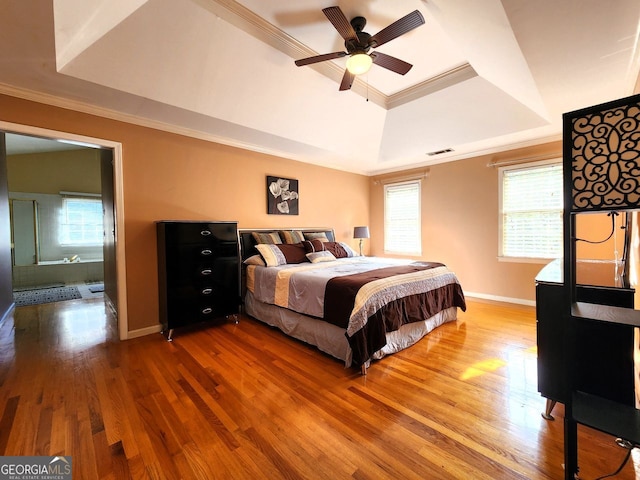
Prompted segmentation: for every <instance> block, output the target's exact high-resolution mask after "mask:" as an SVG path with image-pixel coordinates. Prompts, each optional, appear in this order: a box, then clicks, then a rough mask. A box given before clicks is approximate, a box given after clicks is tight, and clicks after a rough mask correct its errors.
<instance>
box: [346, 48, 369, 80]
mask: <svg viewBox="0 0 640 480" xmlns="http://www.w3.org/2000/svg"><path fill="white" fill-rule="evenodd" d="M372 63H373V59H372V58H371V57H370V56H369V55H367V54H366V53H355V54H353V55H352V56H350V57H349V59H348V60H347V70H349V71H350V72H351V73H352V74H353V75H361V74H363V73H367V72H368V71H369V69H370V68H371V64H372Z"/></svg>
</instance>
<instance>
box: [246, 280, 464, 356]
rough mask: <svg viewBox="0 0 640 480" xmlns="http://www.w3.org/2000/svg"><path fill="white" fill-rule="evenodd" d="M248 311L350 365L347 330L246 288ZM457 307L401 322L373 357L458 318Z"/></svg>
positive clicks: (405, 345) (402, 345)
mask: <svg viewBox="0 0 640 480" xmlns="http://www.w3.org/2000/svg"><path fill="white" fill-rule="evenodd" d="M244 308H245V310H244V311H245V313H246V314H248V315H250V316H251V317H253V318H255V319H257V320H259V321H261V322H263V323H266V324H267V325H271V326H272V327H277V328H278V329H280V330H281V331H282V332H284V333H285V334H287V335H289V336H290V337H293V338H296V339H298V340H301V341H303V342H305V343H308V344H310V345H314V346H315V347H317V348H318V350H320V351H322V352H324V353H327V354H329V355H331V356H332V357H335V358H337V359H339V360H342V361H344V364H345V367H350V366H351V360H352V352H351V347H350V346H349V342H348V341H347V337H346V336H345V333H346V330H345V329H344V328H340V327H338V326H336V325H332V324H330V323H327V322H324V321H322V320H320V319H316V318H313V317H308V316H306V315H302V314H300V313H297V312H294V311H292V310H287V309H286V308H282V307H278V306H276V305H271V304H267V303H261V302H259V301H257V300H256V299H255V298H254V296H253V294H252V293H251V292H247V294H246V296H245V302H244ZM457 315H458V308H457V307H450V308H447V309H446V310H443V311H441V312H440V313H438V314H436V315H434V316H433V317H431V318H428V319H427V320H424V321H422V322H414V323H408V324H405V325H402V326H401V327H400V328H399V329H398V330H396V331H394V332H389V333H387V344H386V345H385V346H384V347H382V348H381V349H380V350H378V351H377V352H376V353H375V354H374V355H373V358H374V359H375V360H379V359H381V358H383V357H384V356H385V355H390V354H393V353H396V352H399V351H400V350H403V349H405V348H407V347H410V346H411V345H413V344H415V343H416V342H418V341H419V340H420V339H421V338H422V337H424V336H425V335H427V334H428V333H429V332H431V331H432V330H433V329H435V328H437V327H439V326H440V325H442V324H444V323H447V322H451V321H454V320H456V319H457Z"/></svg>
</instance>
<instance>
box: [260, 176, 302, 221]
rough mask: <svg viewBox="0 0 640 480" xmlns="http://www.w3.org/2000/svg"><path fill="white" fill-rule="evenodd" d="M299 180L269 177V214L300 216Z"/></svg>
mask: <svg viewBox="0 0 640 480" xmlns="http://www.w3.org/2000/svg"><path fill="white" fill-rule="evenodd" d="M299 200H300V194H299V191H298V180H294V179H292V178H283V177H272V176H269V175H267V213H269V214H273V215H298V201H299Z"/></svg>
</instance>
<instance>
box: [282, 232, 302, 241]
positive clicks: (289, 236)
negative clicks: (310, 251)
mask: <svg viewBox="0 0 640 480" xmlns="http://www.w3.org/2000/svg"><path fill="white" fill-rule="evenodd" d="M280 238H282V240H284V243H300V242H304V235H303V234H302V232H301V231H300V230H280Z"/></svg>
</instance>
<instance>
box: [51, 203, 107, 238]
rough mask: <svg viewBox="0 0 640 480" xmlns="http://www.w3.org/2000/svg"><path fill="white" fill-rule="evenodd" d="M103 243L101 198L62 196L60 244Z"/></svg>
mask: <svg viewBox="0 0 640 480" xmlns="http://www.w3.org/2000/svg"><path fill="white" fill-rule="evenodd" d="M102 243H103V223H102V200H101V199H93V198H63V199H62V214H61V220H60V244H61V245H63V246H83V247H91V246H99V245H102Z"/></svg>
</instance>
